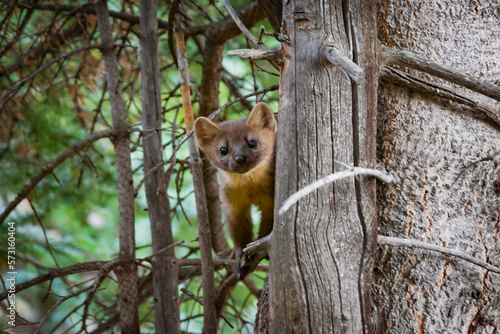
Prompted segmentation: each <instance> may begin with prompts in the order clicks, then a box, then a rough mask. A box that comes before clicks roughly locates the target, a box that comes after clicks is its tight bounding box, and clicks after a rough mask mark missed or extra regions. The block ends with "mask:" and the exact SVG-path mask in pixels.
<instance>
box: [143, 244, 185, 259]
mask: <svg viewBox="0 0 500 334" xmlns="http://www.w3.org/2000/svg"><path fill="white" fill-rule="evenodd" d="M183 243H184V240H179V241H177V242H174V243H173V244H171V245H169V246H167V247H165V248H162V249H161V250H159V251H158V252H156V253H154V254H152V255H149V256H147V257H145V258H143V259H137V261H139V262H144V261H151V260H152V259H153V258H154V257H155V256H158V255H160V254H163V253H164V252H166V251H167V250H169V249H172V248H174V247H176V246H179V245H182V244H183Z"/></svg>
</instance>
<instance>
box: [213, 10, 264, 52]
mask: <svg viewBox="0 0 500 334" xmlns="http://www.w3.org/2000/svg"><path fill="white" fill-rule="evenodd" d="M222 3H223V4H224V6H226V9H227V11H228V12H229V15H231V18H232V19H233V21H234V23H236V25H237V26H238V28H240V30H241V32H242V33H243V34H244V35H245V36H246V37H247V38H248V39H249V40H250V42H252V44H253V45H255V46H256V47H257V46H258V45H259V41H257V38H255V37H254V35H252V33H251V32H250V30H248V29H247V27H246V26H245V24H244V23H243V22H242V21H241V20H240V18H239V17H238V14H236V12H235V11H234V9H233V6H231V4H230V3H229V1H228V0H222Z"/></svg>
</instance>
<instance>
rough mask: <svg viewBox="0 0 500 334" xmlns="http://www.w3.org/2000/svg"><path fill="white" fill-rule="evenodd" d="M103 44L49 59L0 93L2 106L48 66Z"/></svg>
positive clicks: (85, 47)
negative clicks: (8, 97) (6, 99)
mask: <svg viewBox="0 0 500 334" xmlns="http://www.w3.org/2000/svg"><path fill="white" fill-rule="evenodd" d="M101 47H102V45H101V44H98V45H87V46H83V47H81V48H78V49H76V50H71V51H68V52H65V53H63V54H62V55H60V56H58V57H56V58H54V59H52V60H51V61H49V62H48V63H47V64H45V65H43V66H42V67H40V68H38V69H37V70H36V71H34V72H33V73H31V74H30V75H28V76H27V77H25V78H23V79H21V80H19V81H18V82H16V83H15V84H14V85H12V86H11V87H9V88H8V89H6V90H5V91H4V92H3V93H2V94H1V95H0V106H1V105H3V104H4V103H5V97H6V96H7V95H9V94H12V93H15V92H17V90H18V89H19V88H21V87H22V86H23V85H24V84H25V83H27V82H29V81H30V80H31V79H33V78H34V77H36V76H37V75H38V74H40V73H42V72H43V71H45V70H46V69H47V68H49V67H50V66H52V65H53V64H55V63H57V62H59V61H61V60H64V59H66V58H68V57H70V56H72V55H75V54H77V53H79V52H82V51H87V50H91V49H99V48H101Z"/></svg>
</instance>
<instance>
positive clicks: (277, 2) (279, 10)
mask: <svg viewBox="0 0 500 334" xmlns="http://www.w3.org/2000/svg"><path fill="white" fill-rule="evenodd" d="M258 1H259V4H260V6H261V7H262V9H263V10H264V12H265V13H266V16H267V19H268V20H269V23H270V24H271V26H272V27H273V29H274V31H276V32H280V30H281V19H282V16H283V3H282V0H258Z"/></svg>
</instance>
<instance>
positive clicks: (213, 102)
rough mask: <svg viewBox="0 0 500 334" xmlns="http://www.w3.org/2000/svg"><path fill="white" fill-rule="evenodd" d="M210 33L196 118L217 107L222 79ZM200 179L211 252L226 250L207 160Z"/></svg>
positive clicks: (219, 48)
mask: <svg viewBox="0 0 500 334" xmlns="http://www.w3.org/2000/svg"><path fill="white" fill-rule="evenodd" d="M211 37H212V35H211V33H210V31H209V32H208V33H207V42H206V43H205V48H204V49H203V70H202V76H201V85H200V116H204V117H208V115H210V114H211V113H212V112H213V111H214V110H215V109H217V108H218V107H219V83H220V82H221V80H222V56H223V52H224V45H225V44H226V43H225V41H224V42H222V43H218V42H216V41H214V40H213V37H212V38H211ZM203 179H204V180H205V192H206V196H207V207H208V213H209V220H210V233H211V236H212V246H213V247H214V250H215V252H217V253H218V252H223V251H227V250H229V245H228V244H227V241H226V237H225V235H224V229H223V228H222V209H221V201H220V196H219V183H218V181H217V170H216V169H215V168H214V167H213V166H212V164H211V163H210V161H208V160H207V159H204V160H203Z"/></svg>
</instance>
